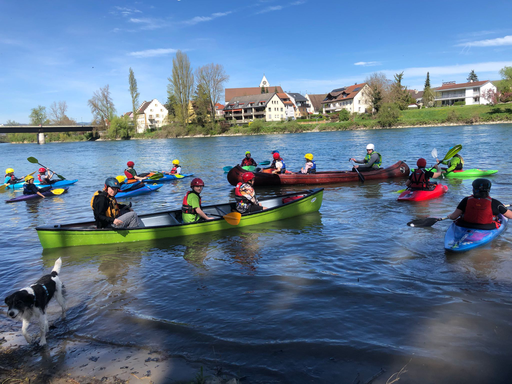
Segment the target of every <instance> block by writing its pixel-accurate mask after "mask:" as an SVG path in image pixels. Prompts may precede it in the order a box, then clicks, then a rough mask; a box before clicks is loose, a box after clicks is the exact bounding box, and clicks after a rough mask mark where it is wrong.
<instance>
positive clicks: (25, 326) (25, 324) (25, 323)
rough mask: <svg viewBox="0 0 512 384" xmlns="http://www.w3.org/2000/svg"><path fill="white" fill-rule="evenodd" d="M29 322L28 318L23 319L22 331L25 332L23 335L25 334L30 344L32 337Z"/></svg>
mask: <svg viewBox="0 0 512 384" xmlns="http://www.w3.org/2000/svg"><path fill="white" fill-rule="evenodd" d="M29 324H30V323H29V322H28V320H26V319H22V325H21V333H22V334H23V336H25V340H27V343H29V344H30V343H31V342H32V338H31V337H30V335H29V334H28V331H27V329H28V326H29Z"/></svg>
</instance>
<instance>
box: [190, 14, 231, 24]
mask: <svg viewBox="0 0 512 384" xmlns="http://www.w3.org/2000/svg"><path fill="white" fill-rule="evenodd" d="M230 13H232V11H229V12H217V13H213V14H212V15H211V16H196V17H193V18H192V19H190V20H185V21H184V22H183V23H182V24H185V25H196V24H199V23H204V22H205V21H210V20H213V19H217V18H219V17H224V16H227V15H229V14H230Z"/></svg>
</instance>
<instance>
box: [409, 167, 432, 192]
mask: <svg viewBox="0 0 512 384" xmlns="http://www.w3.org/2000/svg"><path fill="white" fill-rule="evenodd" d="M410 187H411V188H413V189H427V187H428V179H427V177H426V175H425V170H424V169H421V168H419V169H416V170H415V171H414V173H413V174H412V175H411V185H410Z"/></svg>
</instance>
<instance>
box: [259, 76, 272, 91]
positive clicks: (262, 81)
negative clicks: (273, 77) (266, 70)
mask: <svg viewBox="0 0 512 384" xmlns="http://www.w3.org/2000/svg"><path fill="white" fill-rule="evenodd" d="M261 87H265V88H267V87H270V84H269V83H268V80H267V78H266V77H265V75H263V79H261V83H260V88H261Z"/></svg>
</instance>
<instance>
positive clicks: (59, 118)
mask: <svg viewBox="0 0 512 384" xmlns="http://www.w3.org/2000/svg"><path fill="white" fill-rule="evenodd" d="M67 110H68V105H67V103H66V102H65V101H59V102H56V101H54V102H53V103H52V105H50V120H51V123H52V124H54V125H75V124H76V121H75V120H73V119H70V118H69V117H68V116H67V115H66V111H67Z"/></svg>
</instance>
